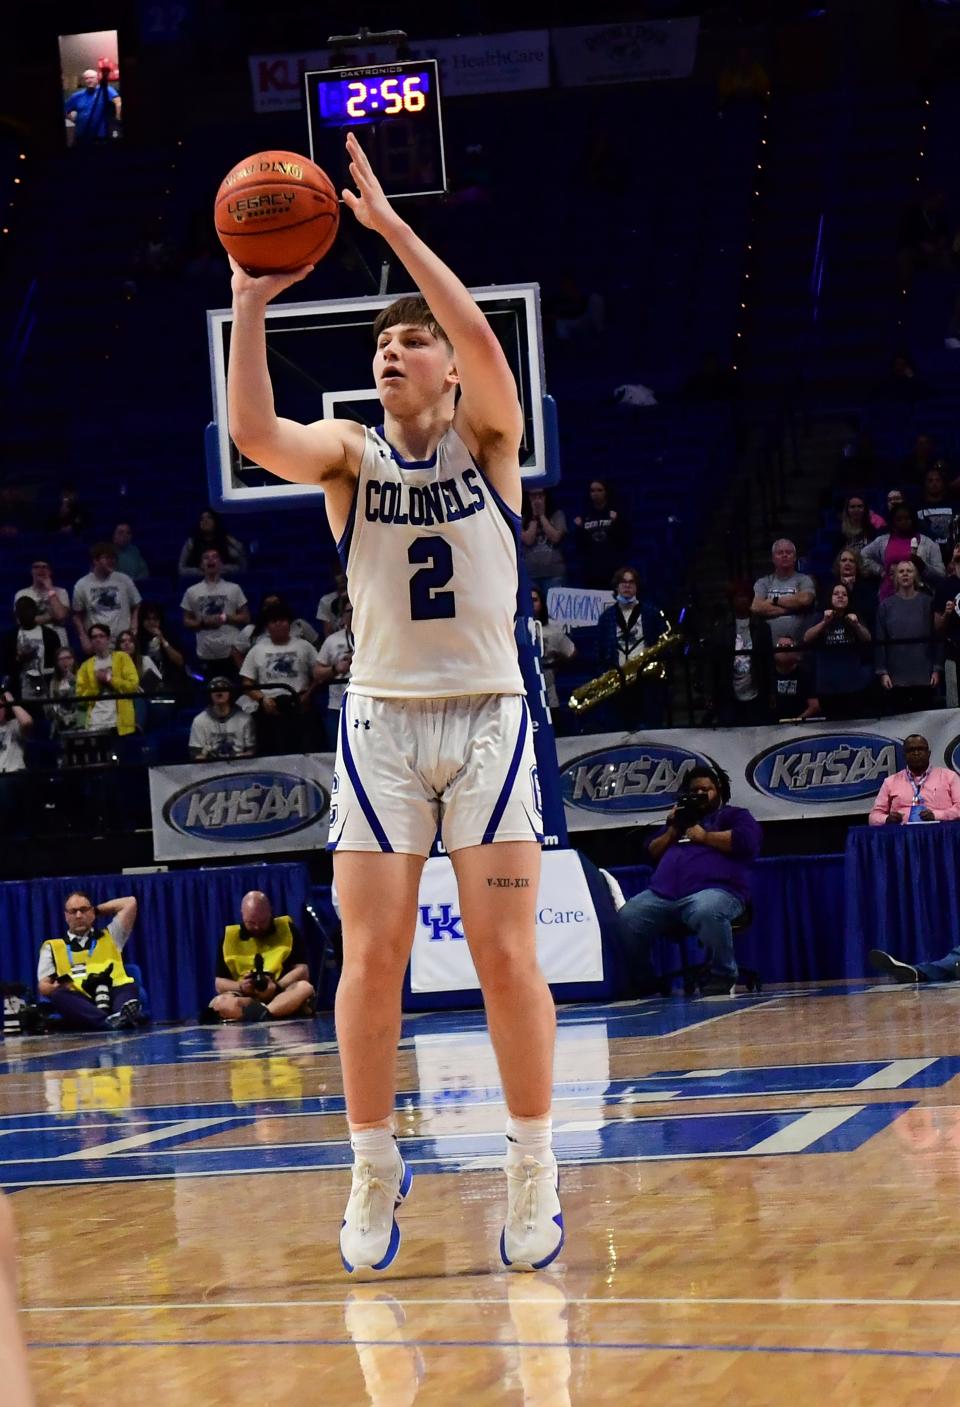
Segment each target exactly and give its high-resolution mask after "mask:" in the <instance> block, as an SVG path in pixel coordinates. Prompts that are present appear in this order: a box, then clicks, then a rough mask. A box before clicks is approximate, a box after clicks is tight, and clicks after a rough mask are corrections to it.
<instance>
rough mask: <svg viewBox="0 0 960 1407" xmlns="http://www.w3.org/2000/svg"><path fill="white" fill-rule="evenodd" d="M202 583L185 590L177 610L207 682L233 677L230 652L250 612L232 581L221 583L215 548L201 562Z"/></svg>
mask: <svg viewBox="0 0 960 1407" xmlns="http://www.w3.org/2000/svg"><path fill="white" fill-rule="evenodd" d="M200 566H201V570H202V572H203V580H202V581H198V582H197V583H196V584H195V585H193V586H188V587H187V589H186V591H185V592H184V593H183V600H182V601H181V602H180V606H181V608H182V610H183V624H184V628H185V629H186V630H192V631H194V632H195V634H196V637H197V660H198V662H199V665H200V668H201V669H202V670H203V673H204V676H205V677H206V678H207V679H212V678H213V676H214V675H215V674H227V675H230V674H235V673H236V666H235V664H234V661H233V655H232V653H231V651H232V650H233V647H234V645H236V643H237V640H238V635H239V628H240V627H241V626H244V625H247V624H249V621H250V608H249V606H248V605H247V598H246V596H244V594H243V591H242V589H241V588H240V587H239V586H238V585H237V583H236V582H235V581H224V579H223V559H222V558H221V556H220V553H219V551H218V549H217V548H216V547H208V548H207V549H206V551H205V552H204V553H203V554H202V556H201V558H200Z"/></svg>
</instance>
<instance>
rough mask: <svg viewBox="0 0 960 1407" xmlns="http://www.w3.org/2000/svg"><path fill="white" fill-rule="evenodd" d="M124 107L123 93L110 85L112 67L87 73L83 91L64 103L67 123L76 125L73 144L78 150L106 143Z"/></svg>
mask: <svg viewBox="0 0 960 1407" xmlns="http://www.w3.org/2000/svg"><path fill="white" fill-rule="evenodd" d="M122 106H123V103H122V99H121V97H120V92H119V90H118V89H117V88H114V86H113V84H112V83H111V82H110V68H109V66H107V65H104V66H103V67H102V68H99V69H96V68H87V69H84V71H83V73H82V74H81V75H80V87H79V88H78V89H77V90H76V92H75V93H71V94H70V95H69V96H68V97H66V98H64V100H63V110H64V113H65V115H66V118H67V121H68V122H70V123H72V124H73V127H72V129H71V130H72V138H73V141H74V142H76V143H77V145H78V146H88V145H91V144H92V143H94V142H103V141H106V139H107V138H108V137H109V136H110V133H111V132H112V131H115V129H116V124H117V123H118V122H119V121H120V113H121V110H122Z"/></svg>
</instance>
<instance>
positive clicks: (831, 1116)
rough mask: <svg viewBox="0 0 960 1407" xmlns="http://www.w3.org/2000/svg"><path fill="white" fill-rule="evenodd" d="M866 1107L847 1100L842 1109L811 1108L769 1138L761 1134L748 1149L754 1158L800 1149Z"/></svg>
mask: <svg viewBox="0 0 960 1407" xmlns="http://www.w3.org/2000/svg"><path fill="white" fill-rule="evenodd" d="M866 1107H867V1106H866V1105H865V1104H847V1105H845V1106H844V1107H843V1108H842V1109H812V1110H811V1111H810V1113H809V1114H801V1116H800V1118H799V1119H794V1121H793V1123H792V1124H788V1125H787V1127H786V1128H785V1129H778V1130H777V1132H776V1133H772V1134H771V1135H770V1137H769V1138H762V1139H761V1140H760V1142H759V1143H755V1144H754V1145H753V1147H752V1148H751V1149H750V1152H751V1154H752V1155H753V1156H754V1157H755V1158H756V1157H764V1156H766V1155H767V1154H769V1153H802V1152H803V1150H804V1149H805V1148H809V1146H810V1144H811V1143H815V1142H816V1140H817V1139H818V1138H822V1137H823V1136H824V1134H826V1133H832V1132H833V1130H834V1129H835V1128H839V1127H840V1125H841V1124H845V1123H846V1122H847V1120H848V1119H852V1118H854V1116H855V1115H857V1114H862V1113H863V1111H864V1109H866Z"/></svg>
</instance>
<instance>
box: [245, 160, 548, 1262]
mask: <svg viewBox="0 0 960 1407" xmlns="http://www.w3.org/2000/svg"><path fill="white" fill-rule="evenodd" d="M347 152H348V155H349V157H350V174H351V178H352V179H353V181H354V182H355V184H356V187H357V193H355V192H353V191H345V192H344V197H343V198H344V201H345V203H346V204H347V205H348V206H349V208H350V209H351V210H352V211H353V213H354V215H355V216H356V217H357V219H358V220H359V221H360V223H361V224H362V225H365V226H367V228H369V229H371V230H375V231H376V232H377V233H378V234H380V235H381V236H382V237H383V238H384V239H385V240H386V242H387V244H388V245H389V246H390V248H391V249H392V251H393V252H394V254H395V255H396V256H397V258H398V259H399V260H400V261H401V262H402V263H403V265H404V267H405V268H406V270H407V272H408V274H409V275H410V277H411V279H412V280H413V282H414V283H415V284H416V285H417V287H418V288H419V290H420V293H421V294H422V297H407V298H402V299H400V300H398V301H397V302H396V303H394V304H393V305H392V306H391V307H390V308H387V309H386V310H385V311H384V312H383V313H381V314H380V316H379V317H378V318H377V321H376V323H375V325H374V334H375V338H376V349H375V352H374V356H373V374H374V380H375V382H376V386H377V390H378V392H379V394H380V398H381V402H382V406H383V425H382V426H380V427H378V429H377V430H376V431H374V430H368V429H365V428H364V427H363V426H361V425H359V424H356V423H355V422H354V421H350V420H320V421H316V422H314V423H313V424H310V425H300V424H297V423H295V422H293V421H290V420H285V419H282V418H280V417H278V416H277V415H276V413H275V411H274V407H273V396H272V391H271V386H270V379H269V375H268V371H267V358H266V347H265V338H264V309H265V307H266V305H267V303H268V302H269V301H270V299H271V298H273V297H274V296H275V295H276V294H278V293H280V292H281V291H282V290H283V289H285V288H287V287H289V286H290V285H291V284H293V283H295V282H296V281H297V280H298V279H300V278H303V277H304V276H305V275H306V274H307V273H309V272H310V270H309V267H307V268H302V269H299V270H297V271H296V272H294V273H289V274H277V275H273V274H270V275H265V276H261V277H259V278H251V277H249V276H248V275H246V274H245V273H244V272H243V270H242V269H241V268H240V267H239V266H238V265H237V264H236V263H235V262H233V261H231V262H232V263H233V271H234V276H233V292H234V305H233V306H234V319H235V320H234V324H233V333H232V340H231V347H230V367H229V377H228V404H229V416H230V432H231V435H232V436H233V439H234V442H235V443H236V445H237V446H238V448H239V449H241V450H242V451H243V452H244V453H245V454H247V455H248V456H249V457H250V458H252V459H254V460H256V462H257V463H259V464H261V465H263V466H264V468H266V469H269V470H271V472H273V473H274V474H277V475H279V476H280V477H281V478H285V479H291V480H293V481H295V482H297V483H308V484H321V485H322V486H323V490H324V494H325V502H326V509H327V517H328V520H329V523H330V527H331V529H332V531H333V535H334V537H335V538H336V539H337V544H338V548H339V551H340V555H341V558H342V560H343V562H344V566H345V568H346V570H347V574H348V578H349V583H350V597H351V600H352V602H353V605H354V615H355V619H356V621H357V627H356V631H355V655H354V660H353V666H352V673H351V679H350V684H349V686H348V691H347V694H346V696H345V698H344V701H343V707H342V710H341V714H340V735H339V745H338V749H337V762H336V771H335V775H334V782H333V803H334V804H333V806H332V808H331V818H330V843H329V848H330V849H332V850H334V851H335V852H336V854H335V856H334V869H335V875H336V882H337V889H338V892H339V896H340V903H341V910H342V919H343V935H344V957H343V975H342V977H341V979H340V986H339V988H338V991H337V1007H336V1020H337V1037H338V1042H339V1047H340V1058H341V1061H342V1064H343V1079H344V1091H345V1094H346V1101H347V1116H348V1119H349V1124H350V1135H351V1145H352V1148H353V1153H354V1158H355V1162H354V1168H353V1185H352V1190H351V1193H350V1199H349V1201H348V1203H347V1209H346V1213H345V1215H344V1222H343V1226H342V1228H341V1232H340V1253H341V1256H342V1258H343V1262H344V1265H345V1266H346V1268H347V1270H348V1271H351V1272H352V1271H354V1270H361V1269H363V1270H370V1269H372V1270H384V1269H386V1267H387V1266H388V1265H390V1263H391V1261H392V1260H393V1259H394V1257H395V1255H396V1253H397V1249H398V1246H399V1243H400V1231H399V1227H398V1226H397V1223H396V1220H395V1218H394V1209H395V1206H399V1204H400V1203H401V1202H402V1201H403V1199H404V1198H405V1197H406V1195H407V1193H408V1192H409V1190H410V1184H411V1182H412V1176H411V1172H410V1169H409V1168H407V1167H406V1166H405V1165H404V1162H403V1160H402V1158H401V1157H400V1154H399V1151H398V1149H397V1146H396V1142H395V1139H394V1136H393V1108H394V1099H395V1077H396V1052H397V1043H398V1040H399V1035H400V996H401V988H402V984H403V975H404V971H405V969H406V965H407V961H408V959H409V956H410V949H411V946H412V943H413V935H414V929H415V926H416V921H417V898H418V888H419V882H420V874H421V871H422V869H423V863H424V859H425V857H426V856H427V855H428V854H429V851H430V848H431V845H432V843H433V840H434V837H435V835H436V832H437V829H438V826H439V827H440V828H441V831H442V836H443V841H444V844H445V846H446V849H447V850H448V852H449V853H450V857H451V860H452V862H453V867H454V870H455V872H456V877H457V886H458V889H459V897H460V908H461V914H462V918H463V925H464V930H465V932H466V935H467V941H468V943H469V945H470V952H471V955H472V957H473V960H474V963H475V964H476V969H477V973H478V976H479V978H480V984H481V986H482V988H483V993H484V999H485V1002H486V1008H487V1018H488V1022H489V1028H490V1036H491V1040H492V1041H493V1045H494V1049H495V1051H496V1055H497V1060H498V1063H499V1068H500V1076H501V1080H502V1082H503V1087H504V1093H505V1096H506V1104H507V1111H508V1117H507V1129H506V1132H507V1140H508V1142H507V1158H506V1174H507V1192H508V1206H507V1216H506V1223H505V1225H504V1229H503V1234H502V1236H501V1239H500V1254H501V1258H502V1260H503V1262H504V1264H505V1265H507V1266H510V1267H512V1268H516V1269H524V1270H530V1269H539V1268H540V1267H542V1266H544V1265H547V1264H549V1262H550V1261H552V1260H553V1259H554V1257H555V1256H556V1255H557V1253H558V1252H559V1250H560V1247H561V1245H562V1244H563V1217H562V1215H561V1211H560V1203H559V1200H558V1197H557V1164H556V1159H555V1158H554V1155H553V1152H552V1150H551V1120H550V1100H551V1081H552V1062H553V1046H554V1039H555V1015H554V1008H553V1001H552V998H551V996H550V991H549V988H548V987H547V984H546V982H545V980H544V978H543V975H542V973H541V972H540V969H539V967H538V966H537V957H536V947H535V918H536V899H537V882H538V876H539V868H540V840H541V836H540V833H539V831H540V825H541V821H540V816H539V800H538V797H539V788H538V785H537V778H536V768H535V764H534V752H533V744H532V736H531V726H530V721H529V716H528V712H527V705H526V699H525V697H524V691H523V684H522V681H521V677H520V670H519V665H518V661H517V651H516V645H515V641H514V635H513V620H514V615H515V610H516V591H517V527H518V524H519V509H520V470H519V459H518V450H519V444H520V438H521V430H522V418H521V411H520V407H519V404H518V400H517V390H516V385H515V384H514V380H513V376H512V374H511V372H510V369H509V367H508V365H507V362H506V359H505V358H504V356H503V353H502V352H501V349H500V346H499V343H498V342H497V339H496V337H495V336H494V334H493V332H492V331H491V330H490V327H489V325H488V324H487V321H486V319H485V317H484V316H483V314H482V313H481V311H480V309H479V308H478V306H477V304H476V303H475V302H474V300H473V298H472V297H471V296H470V294H469V293H468V291H467V289H466V288H465V287H464V286H463V284H462V283H461V282H460V280H459V279H458V278H457V277H456V276H455V275H454V274H453V273H452V272H451V271H450V269H448V268H447V267H446V266H445V265H444V264H443V263H442V262H441V261H440V259H438V258H437V256H436V255H435V254H434V253H433V252H432V251H431V250H430V249H428V248H427V246H426V245H425V244H424V243H423V242H422V241H421V240H420V239H419V238H418V237H417V236H416V235H415V234H414V233H413V231H412V230H411V229H410V228H409V227H408V226H407V225H406V224H405V223H404V221H403V220H402V219H401V218H400V217H399V216H398V215H397V214H396V212H395V211H394V210H393V209H392V208H391V206H390V204H389V203H388V201H387V199H386V197H385V195H384V193H383V190H382V188H381V186H380V183H379V182H378V180H377V179H376V176H375V175H374V173H373V170H372V169H371V166H370V163H369V162H368V160H367V158H366V156H365V155H364V153H363V151H362V150H361V148H360V145H359V143H358V142H357V141H356V138H355V137H354V136H353V135H352V134H350V135H349V136H348V137H347ZM458 391H459V399H458Z"/></svg>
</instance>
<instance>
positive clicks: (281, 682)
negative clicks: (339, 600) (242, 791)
mask: <svg viewBox="0 0 960 1407" xmlns="http://www.w3.org/2000/svg"><path fill="white" fill-rule="evenodd" d="M264 620H265V622H266V627H267V634H266V636H261V637H260V639H259V640H257V641H256V643H255V644H253V645H251V647H250V650H249V651H248V653H247V657H246V659H245V660H244V661H243V664H242V665H241V667H240V682H241V684H242V685H243V687H244V689H246V691H247V693H248V696H249V697H250V698H252V699H253V701H254V702H255V703H257V704H259V705H260V707H259V710H258V712H257V735H258V744H259V750H260V752H261V753H263V754H265V755H269V754H271V753H284V752H302V751H303V750H304V739H305V735H306V716H307V710H308V708H309V705H310V700H311V699H312V697H313V694H314V693H315V691H316V689H317V687H318V685H319V683H320V678H319V663H320V661H319V657H318V655H317V652H316V650H315V649H314V647H313V646H312V645H311V644H309V642H308V641H306V640H295V639H294V638H293V637H292V635H291V634H290V626H291V623H292V620H293V612H292V611H291V609H290V607H289V606H285V605H284V604H283V603H282V602H281V603H278V604H277V605H274V606H270V607H268V609H267V610H266V611H265V612H264Z"/></svg>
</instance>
